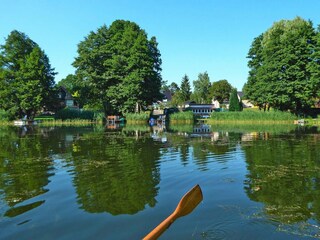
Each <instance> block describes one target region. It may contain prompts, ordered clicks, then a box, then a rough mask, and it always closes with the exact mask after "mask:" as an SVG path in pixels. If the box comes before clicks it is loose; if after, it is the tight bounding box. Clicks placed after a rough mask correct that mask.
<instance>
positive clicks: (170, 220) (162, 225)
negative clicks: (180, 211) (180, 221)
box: [143, 212, 178, 240]
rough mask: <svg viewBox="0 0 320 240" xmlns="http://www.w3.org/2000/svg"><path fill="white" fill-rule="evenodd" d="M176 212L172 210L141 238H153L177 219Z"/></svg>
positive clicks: (156, 237) (144, 239) (146, 239)
mask: <svg viewBox="0 0 320 240" xmlns="http://www.w3.org/2000/svg"><path fill="white" fill-rule="evenodd" d="M177 218H178V217H177V216H176V213H175V212H173V213H172V214H171V215H170V216H169V217H167V218H166V219H165V220H163V221H162V222H161V223H160V224H159V225H158V226H157V227H156V228H155V229H153V230H152V231H151V232H150V233H149V234H148V235H147V236H145V237H144V238H143V240H155V239H158V237H160V236H161V234H162V233H163V232H164V231H166V230H167V228H169V227H170V225H171V224H172V223H173V222H174V221H175V220H176V219H177Z"/></svg>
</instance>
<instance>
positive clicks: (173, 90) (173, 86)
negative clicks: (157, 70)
mask: <svg viewBox="0 0 320 240" xmlns="http://www.w3.org/2000/svg"><path fill="white" fill-rule="evenodd" d="M169 90H170V91H171V93H172V94H175V93H176V92H177V91H179V90H180V88H179V85H178V84H177V83H175V82H172V83H171V84H170V85H169Z"/></svg>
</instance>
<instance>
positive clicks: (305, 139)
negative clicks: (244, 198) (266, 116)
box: [243, 132, 320, 223]
mask: <svg viewBox="0 0 320 240" xmlns="http://www.w3.org/2000/svg"><path fill="white" fill-rule="evenodd" d="M297 139H298V141H297ZM318 140H319V135H318V134H315V135H302V134H299V132H297V133H293V134H291V135H289V136H288V135H286V136H283V137H282V136H281V135H280V136H273V137H270V136H267V137H266V136H265V135H264V138H260V139H255V141H252V142H251V144H250V145H249V146H243V150H244V152H245V156H246V163H247V169H248V175H247V180H246V181H245V192H246V194H247V195H248V197H249V198H250V199H252V200H254V201H258V202H262V203H264V204H265V206H264V211H265V214H266V215H267V216H268V217H269V218H270V219H272V220H274V221H278V222H281V223H294V222H299V221H307V220H309V219H315V220H317V221H319V220H320V215H319V214H320V171H319V170H320V150H319V142H318Z"/></svg>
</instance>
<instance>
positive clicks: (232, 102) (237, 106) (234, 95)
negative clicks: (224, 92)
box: [229, 88, 242, 112]
mask: <svg viewBox="0 0 320 240" xmlns="http://www.w3.org/2000/svg"><path fill="white" fill-rule="evenodd" d="M229 111H230V112H237V111H242V103H241V101H240V100H239V98H238V92H237V89H236V88H233V89H232V91H231V94H230V99H229Z"/></svg>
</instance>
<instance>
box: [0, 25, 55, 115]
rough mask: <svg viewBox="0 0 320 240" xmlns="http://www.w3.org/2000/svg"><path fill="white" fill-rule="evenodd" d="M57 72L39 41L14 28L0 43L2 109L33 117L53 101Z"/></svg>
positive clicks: (13, 113) (0, 101)
mask: <svg viewBox="0 0 320 240" xmlns="http://www.w3.org/2000/svg"><path fill="white" fill-rule="evenodd" d="M55 74H56V73H55V72H54V69H53V68H51V65H50V63H49V58H48V57H47V56H46V54H45V53H44V51H43V50H41V49H40V47H39V46H38V44H36V43H35V42H33V41H32V40H31V39H30V38H29V37H28V36H27V35H26V34H24V33H22V32H19V31H16V30H14V31H12V32H11V33H10V34H9V36H8V38H7V39H6V42H5V44H4V45H1V46H0V95H1V98H0V108H2V109H4V110H6V111H7V112H9V114H10V117H11V118H16V117H22V116H24V115H28V117H29V118H33V117H34V115H35V114H36V113H37V112H39V111H40V110H41V109H42V108H47V107H48V106H49V105H50V103H51V102H52V97H53V93H54V92H53V87H54V76H55Z"/></svg>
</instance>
